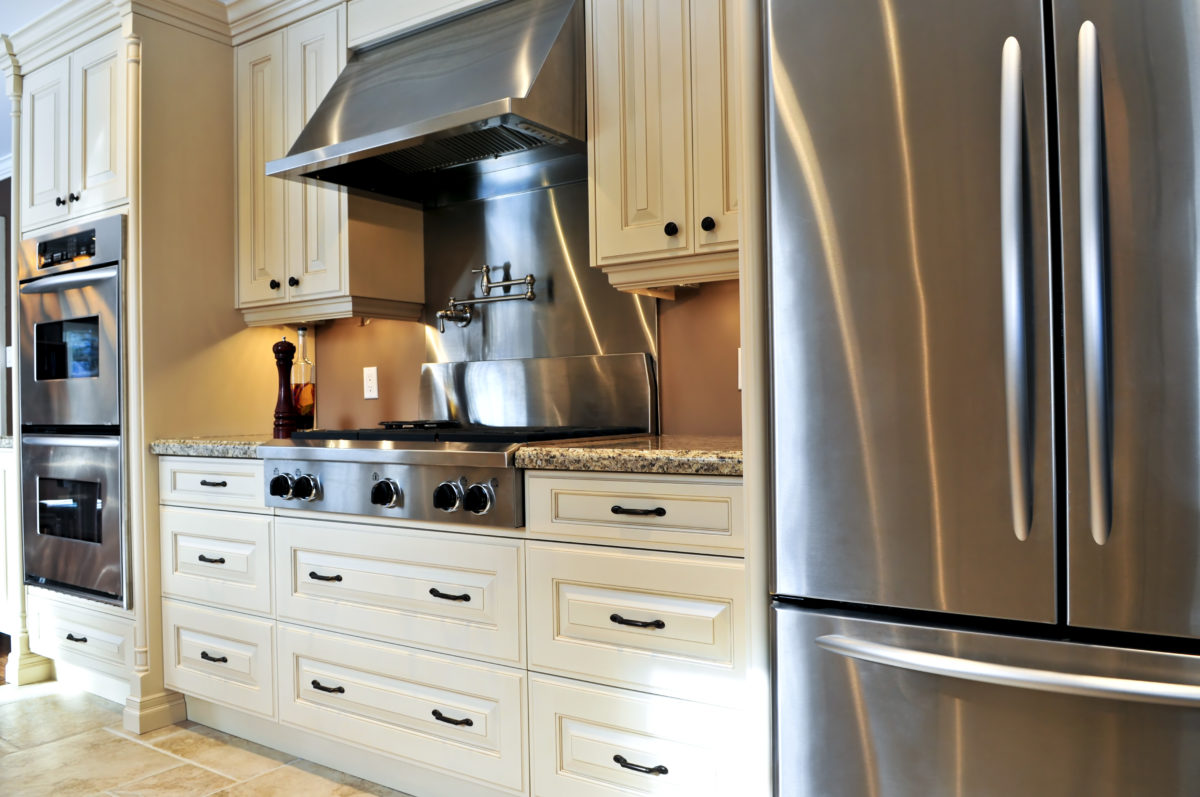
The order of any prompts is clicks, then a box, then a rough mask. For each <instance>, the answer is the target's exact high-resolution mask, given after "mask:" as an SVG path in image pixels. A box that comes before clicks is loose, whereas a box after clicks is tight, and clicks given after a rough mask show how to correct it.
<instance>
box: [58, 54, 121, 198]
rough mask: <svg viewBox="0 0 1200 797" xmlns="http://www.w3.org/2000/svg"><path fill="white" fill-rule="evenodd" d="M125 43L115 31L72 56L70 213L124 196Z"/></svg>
mask: <svg viewBox="0 0 1200 797" xmlns="http://www.w3.org/2000/svg"><path fill="white" fill-rule="evenodd" d="M123 45H124V39H123V38H122V36H121V34H120V33H119V32H114V33H112V34H109V35H108V36H105V37H103V38H101V39H97V40H96V41H94V42H92V43H91V44H88V45H86V46H84V47H81V48H80V49H78V50H76V51H75V53H74V54H73V55H72V56H71V133H70V139H71V144H70V152H71V164H70V172H71V174H70V189H71V192H72V195H73V196H77V197H79V198H78V199H73V200H72V201H71V206H70V208H71V212H72V213H87V212H90V211H92V210H97V209H99V208H102V207H104V206H106V205H110V204H113V203H116V202H120V201H121V200H123V199H125V197H126V196H127V190H126V169H125V160H126V152H125V127H126V123H125V59H124V58H122V57H121V55H122V49H123Z"/></svg>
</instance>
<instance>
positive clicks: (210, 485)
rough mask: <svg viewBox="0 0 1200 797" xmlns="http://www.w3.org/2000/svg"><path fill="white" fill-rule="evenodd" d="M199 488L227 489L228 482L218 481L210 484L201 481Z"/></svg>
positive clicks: (203, 480)
mask: <svg viewBox="0 0 1200 797" xmlns="http://www.w3.org/2000/svg"><path fill="white" fill-rule="evenodd" d="M200 486H201V487H228V486H229V482H227V481H224V480H222V481H219V482H210V481H207V480H206V479H201V480H200Z"/></svg>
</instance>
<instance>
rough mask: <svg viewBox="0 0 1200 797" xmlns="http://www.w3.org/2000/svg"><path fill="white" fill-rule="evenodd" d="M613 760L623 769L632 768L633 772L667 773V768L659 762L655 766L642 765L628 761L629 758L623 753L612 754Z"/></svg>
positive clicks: (648, 773)
mask: <svg viewBox="0 0 1200 797" xmlns="http://www.w3.org/2000/svg"><path fill="white" fill-rule="evenodd" d="M613 761H616V762H617V763H618V764H620V765H621V766H623V767H625V769H632V770H633V771H634V772H645V773H646V774H647V775H665V774H667V768H666V767H664V766H663V765H662V764H659V765H658V766H656V767H644V766H642V765H641V764H634V763H631V762H630V761H629V759H627V758H626V757H625V756H623V755H615V756H613Z"/></svg>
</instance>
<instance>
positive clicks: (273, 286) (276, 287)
mask: <svg viewBox="0 0 1200 797" xmlns="http://www.w3.org/2000/svg"><path fill="white" fill-rule="evenodd" d="M267 284H268V285H270V286H271V290H273V291H277V290H279V280H271V281H270V282H268V283H267Z"/></svg>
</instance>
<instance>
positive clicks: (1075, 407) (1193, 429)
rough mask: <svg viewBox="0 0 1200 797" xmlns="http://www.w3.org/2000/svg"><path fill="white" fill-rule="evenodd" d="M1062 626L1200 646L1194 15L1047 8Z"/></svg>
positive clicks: (1197, 14) (1197, 43)
mask: <svg viewBox="0 0 1200 797" xmlns="http://www.w3.org/2000/svg"><path fill="white" fill-rule="evenodd" d="M1054 30H1055V50H1056V60H1057V61H1058V94H1059V110H1060V118H1061V125H1060V131H1061V132H1060V138H1061V145H1060V146H1061V164H1062V197H1063V203H1062V217H1063V279H1064V284H1063V305H1064V318H1065V324H1064V337H1065V350H1066V357H1065V360H1066V362H1065V371H1066V384H1067V392H1066V408H1067V413H1066V417H1067V423H1066V436H1067V463H1068V464H1067V479H1068V483H1067V494H1068V496H1069V499H1068V515H1067V527H1068V551H1069V558H1068V577H1067V580H1068V585H1069V586H1068V618H1069V621H1070V622H1071V623H1072V624H1074V625H1082V626H1091V627H1096V628H1110V629H1120V630H1126V631H1139V632H1147V633H1154V634H1171V635H1176V636H1191V637H1197V636H1200V174H1198V173H1197V170H1198V169H1200V4H1197V3H1196V2H1195V0H1155V2H1137V3H1133V2H1127V1H1126V0H1103V1H1101V0H1070V1H1069V2H1064V1H1063V0H1055V3H1054Z"/></svg>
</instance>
